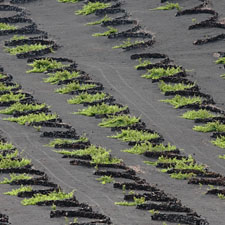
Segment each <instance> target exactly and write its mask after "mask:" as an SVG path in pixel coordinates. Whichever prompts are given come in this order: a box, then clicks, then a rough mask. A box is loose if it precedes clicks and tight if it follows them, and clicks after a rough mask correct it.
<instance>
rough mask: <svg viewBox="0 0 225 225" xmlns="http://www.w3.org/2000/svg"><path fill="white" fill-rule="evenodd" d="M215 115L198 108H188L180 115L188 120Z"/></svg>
mask: <svg viewBox="0 0 225 225" xmlns="http://www.w3.org/2000/svg"><path fill="white" fill-rule="evenodd" d="M214 116H215V115H213V114H212V113H211V112H209V111H208V110H206V109H200V110H190V111H187V112H185V113H184V114H183V115H182V116H181V117H182V118H184V119H188V120H195V119H206V118H212V117H214Z"/></svg>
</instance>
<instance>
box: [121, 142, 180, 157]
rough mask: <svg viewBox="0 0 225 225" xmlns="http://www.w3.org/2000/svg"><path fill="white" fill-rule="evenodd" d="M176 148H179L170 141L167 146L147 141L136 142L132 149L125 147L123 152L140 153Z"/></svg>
mask: <svg viewBox="0 0 225 225" xmlns="http://www.w3.org/2000/svg"><path fill="white" fill-rule="evenodd" d="M176 149H177V147H176V146H175V145H171V144H170V143H168V145H167V146H165V145H163V144H159V145H155V146H154V145H152V143H150V142H147V141H146V142H144V143H141V144H136V145H135V146H134V147H132V148H130V149H125V150H123V152H128V153H131V154H137V155H140V154H143V153H145V152H162V151H173V150H176Z"/></svg>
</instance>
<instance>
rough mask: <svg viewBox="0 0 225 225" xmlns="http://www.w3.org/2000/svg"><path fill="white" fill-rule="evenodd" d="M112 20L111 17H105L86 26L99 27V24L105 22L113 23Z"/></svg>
mask: <svg viewBox="0 0 225 225" xmlns="http://www.w3.org/2000/svg"><path fill="white" fill-rule="evenodd" d="M111 20H112V18H111V17H109V16H108V15H105V16H104V18H102V19H100V20H97V21H94V22H90V23H87V24H86V25H98V24H102V23H103V22H107V21H111Z"/></svg>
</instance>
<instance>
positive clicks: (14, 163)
mask: <svg viewBox="0 0 225 225" xmlns="http://www.w3.org/2000/svg"><path fill="white" fill-rule="evenodd" d="M30 163H31V161H30V160H28V159H24V158H22V159H21V160H13V159H4V160H1V161H0V168H1V169H9V168H20V167H24V166H27V165H30Z"/></svg>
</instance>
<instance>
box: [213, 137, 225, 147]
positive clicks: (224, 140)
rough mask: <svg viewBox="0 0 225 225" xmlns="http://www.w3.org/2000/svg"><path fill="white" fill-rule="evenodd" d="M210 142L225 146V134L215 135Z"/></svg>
mask: <svg viewBox="0 0 225 225" xmlns="http://www.w3.org/2000/svg"><path fill="white" fill-rule="evenodd" d="M211 142H212V143H213V144H214V145H216V146H217V147H219V148H225V136H220V137H217V138H216V140H215V141H211Z"/></svg>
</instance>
